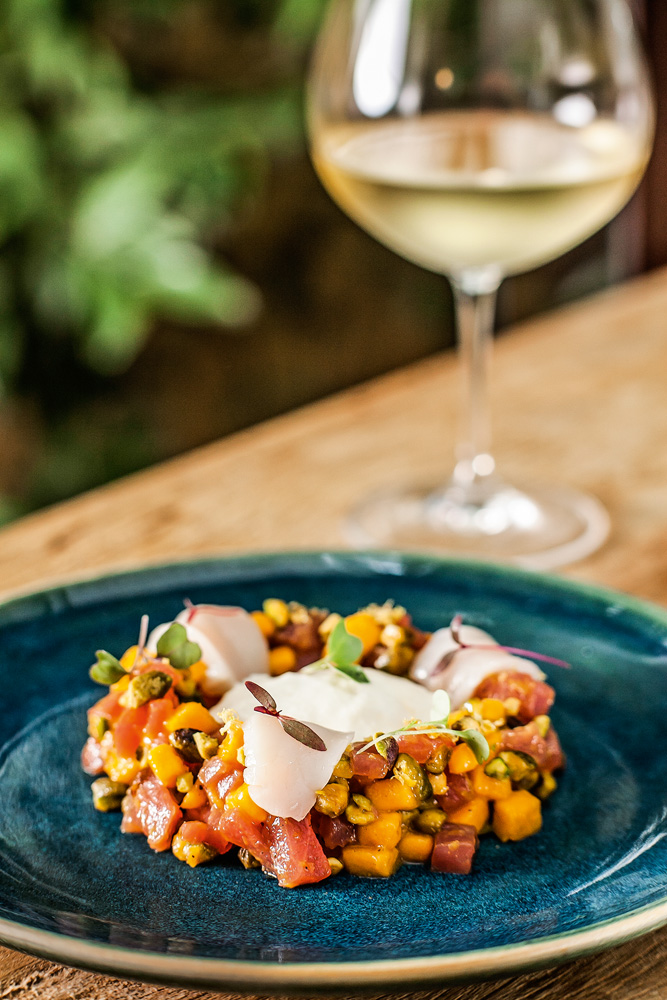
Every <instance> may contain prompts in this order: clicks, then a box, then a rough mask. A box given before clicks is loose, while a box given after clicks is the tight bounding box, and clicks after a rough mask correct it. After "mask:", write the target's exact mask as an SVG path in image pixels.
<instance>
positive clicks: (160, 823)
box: [121, 777, 183, 851]
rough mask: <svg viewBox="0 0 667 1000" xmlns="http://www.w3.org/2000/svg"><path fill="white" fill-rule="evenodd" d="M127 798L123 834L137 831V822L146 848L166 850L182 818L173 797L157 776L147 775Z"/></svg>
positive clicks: (122, 827)
mask: <svg viewBox="0 0 667 1000" xmlns="http://www.w3.org/2000/svg"><path fill="white" fill-rule="evenodd" d="M126 798H127V797H126ZM129 798H130V799H131V800H133V801H130V802H129V803H128V806H127V809H123V822H122V824H121V830H122V831H123V833H136V832H138V831H137V830H136V824H137V821H138V822H139V825H140V829H141V832H142V833H143V834H144V835H145V836H146V838H147V839H148V844H149V847H152V848H153V850H154V851H166V850H167V849H168V848H169V847H170V846H171V838H172V837H173V836H174V833H175V832H176V829H177V827H178V825H179V823H180V821H181V819H182V817H183V813H182V812H181V810H180V809H179V807H178V803H177V802H176V799H175V798H174V796H173V795H172V794H171V792H170V791H169V789H168V788H165V787H164V785H161V784H160V782H159V781H158V780H157V778H153V777H150V778H146V779H145V780H144V781H142V782H141V784H140V785H139V787H138V788H137V789H136V790H135V791H134V792H133V793H132V795H131V796H130V797H129Z"/></svg>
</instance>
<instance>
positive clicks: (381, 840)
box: [357, 812, 403, 847]
mask: <svg viewBox="0 0 667 1000" xmlns="http://www.w3.org/2000/svg"><path fill="white" fill-rule="evenodd" d="M402 832H403V831H402V827H401V814H400V813H398V812H386V813H383V814H382V815H381V816H379V817H378V819H376V820H374V821H373V822H372V823H368V824H367V825H366V826H359V827H357V840H358V842H359V843H360V844H364V845H366V846H367V847H396V845H397V844H398V842H399V840H400V839H401V834H402Z"/></svg>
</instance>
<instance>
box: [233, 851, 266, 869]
mask: <svg viewBox="0 0 667 1000" xmlns="http://www.w3.org/2000/svg"><path fill="white" fill-rule="evenodd" d="M239 861H240V862H241V864H242V865H243V867H244V868H261V867H262V866H261V865H260V863H259V861H258V860H257V858H256V857H255V856H254V854H251V853H250V851H247V850H246V849H245V847H240V848H239Z"/></svg>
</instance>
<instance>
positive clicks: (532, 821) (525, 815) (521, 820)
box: [493, 789, 542, 842]
mask: <svg viewBox="0 0 667 1000" xmlns="http://www.w3.org/2000/svg"><path fill="white" fill-rule="evenodd" d="M541 826H542V803H541V802H540V800H539V799H538V798H536V796H535V795H531V794H530V792H527V791H526V790H525V789H521V790H520V791H518V792H512V794H511V795H510V796H508V798H506V799H501V800H500V801H498V802H496V804H495V806H494V807H493V832H494V833H495V835H496V837H498V839H499V840H502V841H503V842H505V841H508V840H524V838H525V837H532V835H533V834H534V833H537V831H538V830H539V829H540V828H541Z"/></svg>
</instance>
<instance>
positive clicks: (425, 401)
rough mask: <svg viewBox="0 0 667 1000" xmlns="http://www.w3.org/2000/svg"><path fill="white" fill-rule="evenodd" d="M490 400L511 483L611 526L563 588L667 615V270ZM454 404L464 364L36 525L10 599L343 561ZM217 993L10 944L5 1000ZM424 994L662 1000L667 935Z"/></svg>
mask: <svg viewBox="0 0 667 1000" xmlns="http://www.w3.org/2000/svg"><path fill="white" fill-rule="evenodd" d="M269 377H270V372H267V378H269ZM493 397H494V408H495V430H496V439H497V447H496V453H497V456H498V459H499V462H500V466H501V470H502V471H504V473H505V474H506V475H507V476H508V478H510V479H513V480H514V481H517V482H518V481H529V480H535V481H537V480H538V479H540V480H546V481H548V480H554V481H559V482H563V483H569V484H571V485H577V486H580V487H582V488H585V489H587V490H590V491H592V492H593V493H595V494H596V495H597V496H598V497H600V499H601V500H602V501H603V502H604V504H605V505H606V506H607V508H608V510H609V512H610V513H611V516H612V519H613V531H612V535H611V538H610V540H609V542H608V543H607V545H606V546H605V547H604V548H603V549H602V550H601V551H600V552H598V553H597V554H595V555H594V556H592V557H590V558H588V559H587V560H585V561H584V562H582V563H580V564H578V565H577V566H574V567H571V568H569V569H568V570H566V571H565V573H566V575H568V576H570V577H573V578H577V579H583V580H591V581H597V582H600V583H603V584H607V585H609V586H612V587H616V588H619V589H621V590H625V591H629V592H631V593H634V594H636V595H639V596H641V597H645V598H650V599H652V600H654V601H657V602H661V603H663V604H667V271H658V272H654V273H652V274H650V275H648V276H645V277H643V278H641V279H639V280H637V281H635V282H632V283H630V284H628V285H626V286H624V287H621V288H617V289H614V290H611V291H609V292H606V293H604V294H602V295H600V296H597V297H595V298H593V299H591V300H589V301H587V302H585V303H582V304H578V305H576V306H571V307H568V308H567V309H564V310H561V311H559V312H557V313H552V314H549V315H547V316H545V317H542V318H540V319H539V320H537V321H532V322H530V323H528V324H525V325H524V326H523V327H521V328H519V329H516V330H514V331H511V332H510V333H509V334H508V335H507V336H504V337H502V338H501V339H500V341H499V343H498V349H497V352H496V364H495V371H494V389H493ZM457 400H458V395H457V384H456V372H455V368H454V363H453V358H452V357H451V356H450V355H447V356H443V357H438V358H433V359H430V360H428V361H425V362H422V363H420V364H417V365H415V366H412V367H410V368H408V369H405V370H402V371H399V372H396V373H393V374H391V375H389V376H386V377H384V378H382V379H379V380H376V381H374V382H371V383H368V384H366V385H362V386H360V387H358V388H356V389H353V390H351V391H348V392H346V393H343V394H341V395H339V396H336V397H334V398H331V399H328V400H326V401H324V402H321V403H317V404H315V405H313V406H310V407H308V408H306V409H304V410H300V411H297V412H295V413H291V414H289V415H287V416H285V417H281V418H279V419H277V420H274V421H271V422H270V423H267V424H264V425H262V426H259V427H256V428H253V429H251V430H249V431H245V432H243V433H241V434H237V435H235V436H234V437H231V438H229V439H227V440H224V441H220V442H218V443H216V444H213V445H210V446H208V447H206V448H203V449H200V450H197V451H195V452H192V453H190V454H188V455H185V456H183V457H181V458H178V459H176V460H174V461H171V462H169V463H166V464H164V465H161V466H158V467H157V468H154V469H150V470H148V471H147V472H142V473H139V474H138V475H135V476H132V477H130V478H128V479H125V480H123V481H121V482H118V483H115V484H113V485H111V486H107V487H105V488H104V489H100V490H97V491H95V492H93V493H90V494H86V495H84V496H81V497H78V498H77V499H75V500H72V501H70V502H68V503H65V504H62V505H60V506H58V507H55V508H52V509H51V510H48V511H45V512H43V513H39V514H36V515H33V516H31V517H28V518H25V519H24V520H22V521H19V522H18V523H16V524H13V525H10V526H9V527H8V528H6V529H5V530H4V531H2V532H0V593H1V594H2V596H8V595H10V594H16V593H21V592H25V591H28V590H31V589H36V588H41V587H43V586H45V585H47V584H50V583H54V582H60V581H64V580H70V579H75V578H81V577H85V576H91V575H97V574H98V573H100V572H106V571H108V570H117V569H122V568H130V567H135V566H140V565H145V564H147V563H159V562H168V561H172V560H177V559H186V558H189V557H191V556H200V555H205V554H220V553H231V552H240V551H248V550H253V549H255V550H258V549H264V550H266V549H281V548H330V547H337V548H340V547H342V546H343V540H342V538H341V535H340V530H339V525H340V520H341V517H342V515H343V513H344V512H345V511H346V510H347V509H348V508H349V507H350V506H351V505H352V504H353V502H354V501H355V500H356V499H357V498H358V497H360V496H361V495H363V494H365V493H367V492H368V491H369V490H371V489H373V488H376V487H379V486H383V485H385V484H387V483H392V482H394V481H396V480H397V479H398V478H403V479H407V480H410V479H415V480H416V479H420V480H424V479H426V480H428V479H433V480H437V479H439V478H441V477H443V476H444V474H445V470H446V468H447V465H448V462H449V459H450V455H451V452H452V447H453V441H454V427H455V415H456V409H457ZM224 995H225V996H230V994H224ZM203 996H204V994H202V993H188V992H187V991H183V990H181V989H174V990H171V989H166V988H158V987H153V986H145V985H141V984H136V983H135V984H131V983H125V982H121V981H119V980H113V979H109V978H107V977H102V976H95V975H93V974H91V973H86V972H79V971H76V970H73V969H69V968H64V967H60V966H56V965H51V964H50V963H47V962H44V961H40V960H37V959H34V958H32V957H29V956H26V955H21V954H19V953H16V952H12V951H9V950H3V949H0V1000H5V998H7V1000H23V998H24V997H25V998H27V997H39V998H44V1000H56V998H57V1000H61V998H62V1000H65V998H68V1000H70V998H79V997H91V998H95V1000H102V998H104V1000H112V998H113V1000H117V998H130V997H133V998H135V997H136V998H148V997H161V998H164V1000H177V998H185V997H192V998H194V997H203ZM412 996H413V997H417V996H423V997H424V998H427V997H428V998H435V997H438V998H441V1000H458V998H463V997H465V998H466V1000H483V998H484V1000H490V998H494V1000H510V998H513V1000H518V998H521V1000H538V998H539V1000H542V998H550V1000H551V998H553V1000H556V998H558V1000H566V998H567V1000H575V998H581V1000H640V998H642V1000H665V997H667V929H664V930H662V931H656V932H654V933H652V934H650V935H648V936H646V937H644V938H642V939H640V940H638V941H636V942H634V943H629V944H626V945H623V946H621V947H618V948H616V949H614V950H612V951H609V952H606V953H603V954H601V955H598V956H595V957H591V958H585V959H580V960H578V961H576V962H574V963H571V964H570V965H567V966H563V967H560V968H559V969H556V970H547V971H542V972H537V973H533V974H530V975H525V976H521V977H515V978H514V979H512V980H505V981H504V982H490V983H485V984H479V985H476V986H470V987H453V988H448V989H444V990H435V991H434V990H431V991H427V992H425V993H424V994H414V993H413V994H412Z"/></svg>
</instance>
